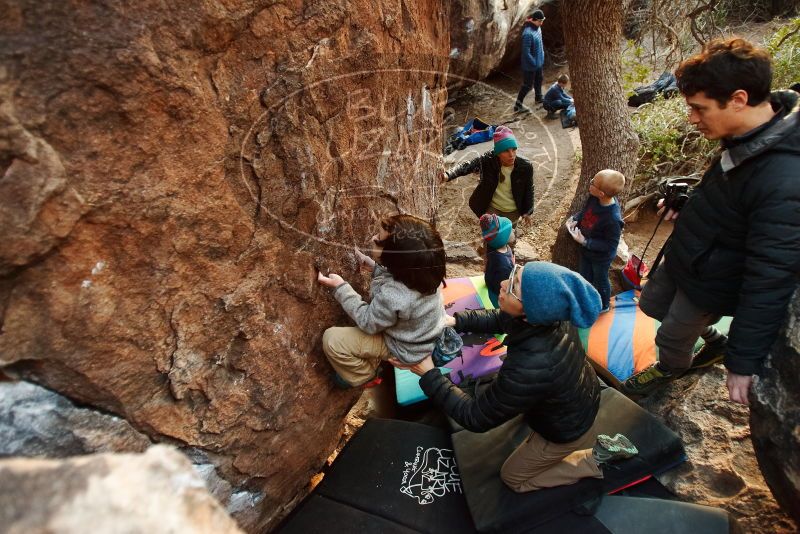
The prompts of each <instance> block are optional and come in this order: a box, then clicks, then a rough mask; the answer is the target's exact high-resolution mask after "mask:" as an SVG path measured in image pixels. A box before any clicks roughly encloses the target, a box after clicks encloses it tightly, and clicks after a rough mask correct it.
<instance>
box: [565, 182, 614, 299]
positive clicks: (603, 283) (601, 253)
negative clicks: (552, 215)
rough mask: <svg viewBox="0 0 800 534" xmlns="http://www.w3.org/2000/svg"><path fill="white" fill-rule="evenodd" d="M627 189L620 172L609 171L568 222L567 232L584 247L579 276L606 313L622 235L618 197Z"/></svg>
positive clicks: (582, 248) (595, 185)
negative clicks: (611, 277)
mask: <svg viewBox="0 0 800 534" xmlns="http://www.w3.org/2000/svg"><path fill="white" fill-rule="evenodd" d="M624 187H625V176H623V174H622V173H621V172H618V171H614V170H611V169H606V170H603V171H600V172H598V173H597V174H595V175H594V178H592V179H591V181H590V182H589V199H588V200H587V201H586V205H585V206H584V207H583V209H582V210H581V211H580V212H579V213H577V214H576V215H573V216H572V217H570V218H569V219H567V230H568V231H569V233H570V235H572V238H573V239H574V240H575V241H576V242H577V243H578V244H579V245H581V251H580V252H581V254H580V261H579V263H578V272H579V273H581V275H582V276H583V277H584V278H586V280H587V281H588V282H589V283H590V284H592V285H593V286H594V288H595V289H597V292H598V293H600V298H601V299H602V301H603V311H604V312H605V311H608V310H609V306H610V303H611V282H610V281H609V279H608V270H609V269H610V268H611V262H613V261H614V258H615V257H616V256H617V245H619V239H620V236H621V235H622V227H623V226H625V223H624V222H622V212H621V210H620V208H619V203H618V202H617V200H616V196H617V195H618V194H619V193H620V192H621V191H622V189H623V188H624Z"/></svg>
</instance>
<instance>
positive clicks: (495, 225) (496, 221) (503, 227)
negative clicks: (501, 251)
mask: <svg viewBox="0 0 800 534" xmlns="http://www.w3.org/2000/svg"><path fill="white" fill-rule="evenodd" d="M480 223H481V234H482V235H483V240H484V241H486V244H487V245H489V247H490V248H495V249H497V248H500V247H503V246H505V245H506V244H507V243H508V238H510V237H511V231H512V230H513V228H514V227H513V225H512V224H511V220H510V219H508V218H506V217H498V216H497V215H495V214H494V213H486V214H484V215H481V219H480Z"/></svg>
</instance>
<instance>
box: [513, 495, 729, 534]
mask: <svg viewBox="0 0 800 534" xmlns="http://www.w3.org/2000/svg"><path fill="white" fill-rule="evenodd" d="M731 521H733V520H732V519H731V518H730V517H729V516H728V513H727V512H726V511H724V510H721V509H719V508H712V507H710V506H701V505H698V504H689V503H684V502H679V501H673V500H663V499H653V498H647V497H645V498H642V497H623V496H617V495H606V496H605V497H603V498H602V499H601V501H600V502H599V503H597V507H596V509H594V512H593V514H592V515H586V514H585V513H583V514H582V513H580V512H567V513H566V514H563V515H561V516H559V517H557V518H556V519H553V520H551V521H549V522H547V523H544V524H542V525H539V526H537V527H534V528H533V529H531V530H527V531H526V532H527V534H551V533H553V532H555V533H558V534H640V533H642V532H647V534H684V533H687V532H702V533H703V534H728V533H729V532H732V530H731Z"/></svg>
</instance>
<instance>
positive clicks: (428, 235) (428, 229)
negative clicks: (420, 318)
mask: <svg viewBox="0 0 800 534" xmlns="http://www.w3.org/2000/svg"><path fill="white" fill-rule="evenodd" d="M381 227H382V228H383V229H384V230H386V232H387V233H388V234H389V236H388V237H387V238H386V239H384V240H382V241H378V242H377V244H378V245H380V246H382V247H383V251H382V252H381V257H380V264H381V265H383V266H384V267H386V269H387V270H388V271H389V272H390V273H392V276H393V277H394V278H395V279H396V280H399V281H400V282H402V283H404V284H405V285H407V286H408V287H409V288H411V289H415V290H417V291H419V292H420V293H422V294H423V295H432V294H433V293H435V292H436V290H437V289H438V288H439V285H441V283H442V282H443V281H444V277H445V263H446V259H445V253H444V244H443V243H442V238H441V236H440V235H439V232H438V231H436V228H434V227H433V226H432V225H431V224H430V223H428V222H427V221H424V220H423V219H420V218H419V217H414V216H413V215H393V216H391V217H385V218H383V219H382V220H381Z"/></svg>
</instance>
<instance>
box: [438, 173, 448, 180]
mask: <svg viewBox="0 0 800 534" xmlns="http://www.w3.org/2000/svg"><path fill="white" fill-rule="evenodd" d="M439 181H440V182H441V183H445V182H447V171H442V172H441V173H439Z"/></svg>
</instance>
